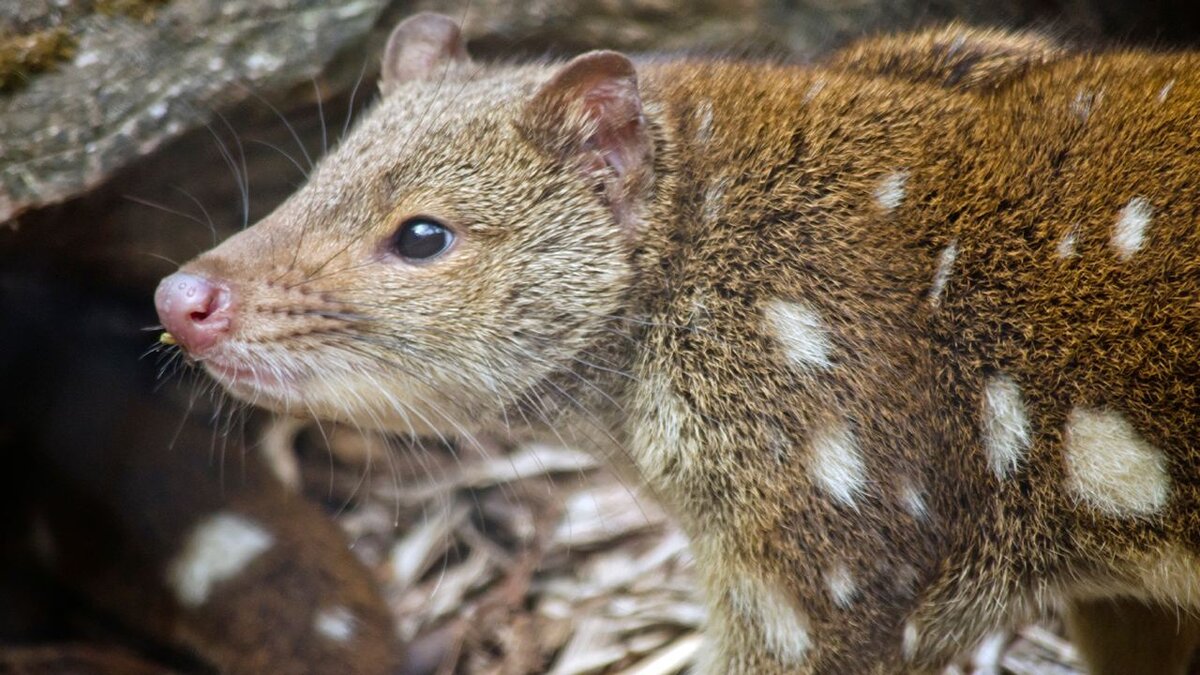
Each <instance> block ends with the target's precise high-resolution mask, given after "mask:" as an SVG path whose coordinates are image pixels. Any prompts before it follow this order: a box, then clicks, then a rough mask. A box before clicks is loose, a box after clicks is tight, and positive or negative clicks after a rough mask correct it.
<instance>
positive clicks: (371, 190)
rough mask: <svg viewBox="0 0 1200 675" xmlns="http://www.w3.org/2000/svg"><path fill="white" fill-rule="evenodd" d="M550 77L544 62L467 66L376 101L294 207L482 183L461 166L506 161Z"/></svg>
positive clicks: (325, 208)
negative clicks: (524, 114)
mask: <svg viewBox="0 0 1200 675" xmlns="http://www.w3.org/2000/svg"><path fill="white" fill-rule="evenodd" d="M545 77H546V69H545V68H540V67H524V68H503V69H496V68H489V69H487V70H477V69H476V67H475V66H470V67H467V68H466V69H464V70H462V71H460V72H458V73H457V74H455V75H452V76H448V77H446V78H444V79H442V78H434V79H431V80H423V81H416V82H410V83H406V84H404V85H402V86H400V87H399V88H397V89H396V90H395V91H393V92H391V93H390V94H388V95H387V96H384V97H382V98H381V99H380V100H379V101H377V102H376V103H375V104H374V105H373V107H372V108H371V110H370V111H369V112H368V113H367V114H366V115H365V116H364V117H363V118H362V119H361V120H360V121H359V122H358V123H357V124H356V125H355V127H354V128H353V129H352V130H351V131H350V132H349V133H348V134H347V136H346V138H345V139H344V140H343V141H342V143H341V145H340V146H339V147H338V148H337V149H336V150H335V151H334V152H333V153H331V154H330V156H329V157H327V158H326V159H325V161H324V162H322V164H321V166H320V167H319V168H318V170H317V173H316V174H314V176H313V177H312V179H311V180H310V181H309V184H308V186H307V188H306V189H305V190H304V191H303V194H302V195H301V194H298V195H297V197H298V200H297V202H298V203H297V206H299V207H300V208H301V209H303V210H304V211H305V212H306V213H308V214H309V215H310V217H311V216H316V215H318V214H320V213H329V212H330V210H333V211H336V212H338V213H344V212H345V211H346V210H347V209H355V210H359V211H364V210H374V209H377V208H384V207H386V203H380V202H379V200H380V199H387V198H388V197H389V196H391V195H390V192H391V190H393V189H405V188H425V187H431V186H433V187H438V188H445V187H446V186H448V185H453V184H455V182H458V181H461V180H465V179H472V180H476V181H478V180H482V179H483V178H484V177H483V176H481V175H474V176H469V175H466V174H465V173H464V172H463V170H462V169H461V167H463V166H475V167H482V166H484V165H486V164H489V163H495V162H503V161H506V160H508V159H510V158H509V157H506V155H505V150H506V149H507V150H508V151H509V152H511V151H512V148H513V147H514V144H513V143H512V142H511V140H512V139H513V138H514V136H515V134H516V130H515V129H514V127H513V124H512V123H513V120H515V119H516V117H517V116H518V115H519V114H520V112H521V109H522V106H523V104H524V103H525V101H526V100H528V98H529V97H530V96H531V95H532V94H533V92H534V90H535V89H536V86H537V85H538V83H540V82H541V81H542V80H544V79H545Z"/></svg>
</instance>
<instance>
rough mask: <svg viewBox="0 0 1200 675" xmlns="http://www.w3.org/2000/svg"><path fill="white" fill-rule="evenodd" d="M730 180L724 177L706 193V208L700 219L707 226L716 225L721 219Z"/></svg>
mask: <svg viewBox="0 0 1200 675" xmlns="http://www.w3.org/2000/svg"><path fill="white" fill-rule="evenodd" d="M728 184H729V179H728V178H725V177H724V176H722V177H720V178H717V179H716V180H714V181H713V182H712V184H711V185H709V186H708V189H707V190H705V191H704V206H703V207H702V212H701V214H700V217H701V218H703V219H704V223H705V224H706V225H715V224H716V223H717V219H718V218H720V217H721V209H722V208H723V207H724V206H725V188H726V186H727V185H728Z"/></svg>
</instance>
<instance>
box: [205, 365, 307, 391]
mask: <svg viewBox="0 0 1200 675" xmlns="http://www.w3.org/2000/svg"><path fill="white" fill-rule="evenodd" d="M203 364H204V369H205V370H207V371H208V373H209V374H210V375H212V376H213V377H215V378H216V379H217V381H218V382H220V383H221V384H222V385H224V386H225V387H227V388H229V389H230V390H231V391H233V392H235V393H239V394H251V395H267V396H271V397H273V398H278V399H284V400H286V399H289V398H296V397H297V396H298V395H299V389H298V385H299V383H300V380H301V379H302V378H301V377H300V376H299V375H298V374H296V373H292V372H288V371H284V370H281V369H279V368H270V367H267V366H265V365H261V364H259V365H251V364H247V363H244V362H242V363H239V362H236V361H232V360H226V359H221V358H217V357H209V358H206V359H204V360H203Z"/></svg>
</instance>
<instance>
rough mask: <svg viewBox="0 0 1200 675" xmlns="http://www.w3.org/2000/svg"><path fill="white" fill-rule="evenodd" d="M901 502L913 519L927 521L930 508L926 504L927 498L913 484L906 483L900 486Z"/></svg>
mask: <svg viewBox="0 0 1200 675" xmlns="http://www.w3.org/2000/svg"><path fill="white" fill-rule="evenodd" d="M900 501H901V503H903V504H904V509H905V510H906V511H908V512H909V513H910V514H912V517H913V518H916V519H917V520H925V519H926V518H928V517H929V506H928V505H927V504H926V503H925V496H924V495H922V494H921V491H920V490H918V489H917V487H916V486H915V485H913V484H912V483H910V482H908V481H904V484H903V485H901V486H900Z"/></svg>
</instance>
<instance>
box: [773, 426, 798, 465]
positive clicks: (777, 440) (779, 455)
mask: <svg viewBox="0 0 1200 675" xmlns="http://www.w3.org/2000/svg"><path fill="white" fill-rule="evenodd" d="M793 445H795V443H794V442H793V441H792V438H791V437H790V436H788V435H787V433H786V432H785V431H784V430H783V429H780V428H779V427H777V426H774V425H772V426H771V427H770V428H769V429H767V447H768V448H770V450H771V454H772V455H774V457H775V461H776V462H778V463H780V464H783V463H784V462H785V461H786V460H787V458H788V456H789V455H790V454H791V452H792V446H793Z"/></svg>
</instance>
